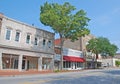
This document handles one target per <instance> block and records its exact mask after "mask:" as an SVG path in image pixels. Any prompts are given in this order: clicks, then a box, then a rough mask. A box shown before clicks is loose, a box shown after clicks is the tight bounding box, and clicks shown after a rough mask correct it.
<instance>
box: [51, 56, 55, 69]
mask: <svg viewBox="0 0 120 84" xmlns="http://www.w3.org/2000/svg"><path fill="white" fill-rule="evenodd" d="M54 59H55V58H54V55H53V58H52V70H53V71H54V69H55V65H54V63H55V60H54Z"/></svg>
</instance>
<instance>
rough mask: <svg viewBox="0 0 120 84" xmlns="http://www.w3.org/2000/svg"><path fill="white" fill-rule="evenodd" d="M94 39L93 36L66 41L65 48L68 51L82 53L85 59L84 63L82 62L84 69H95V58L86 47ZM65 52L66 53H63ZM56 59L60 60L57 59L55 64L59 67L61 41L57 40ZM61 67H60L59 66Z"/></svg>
mask: <svg viewBox="0 0 120 84" xmlns="http://www.w3.org/2000/svg"><path fill="white" fill-rule="evenodd" d="M92 38H95V36H93V35H91V34H90V35H86V36H85V37H80V38H79V39H78V40H76V41H74V42H72V41H71V40H70V39H66V40H65V41H64V44H63V47H64V48H67V49H72V50H77V51H79V52H82V56H83V57H82V58H84V59H85V61H86V62H85V61H84V62H82V64H83V67H84V68H93V61H94V60H93V59H94V58H95V56H93V55H92V54H90V53H89V52H87V50H86V45H87V44H88V41H89V40H90V39H92ZM63 52H64V51H63ZM55 53H56V55H55V57H56V56H57V58H59V60H56V59H55V64H56V65H57V66H58V65H59V64H60V61H61V60H60V55H59V53H60V39H56V40H55ZM59 66H60V65H59Z"/></svg>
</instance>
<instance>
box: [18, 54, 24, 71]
mask: <svg viewBox="0 0 120 84" xmlns="http://www.w3.org/2000/svg"><path fill="white" fill-rule="evenodd" d="M22 60H23V55H20V56H19V63H18V70H19V71H22Z"/></svg>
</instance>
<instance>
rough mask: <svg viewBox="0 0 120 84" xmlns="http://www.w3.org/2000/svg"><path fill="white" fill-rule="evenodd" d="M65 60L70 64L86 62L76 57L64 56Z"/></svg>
mask: <svg viewBox="0 0 120 84" xmlns="http://www.w3.org/2000/svg"><path fill="white" fill-rule="evenodd" d="M63 60H66V61H70V62H85V59H84V58H80V57H75V56H63Z"/></svg>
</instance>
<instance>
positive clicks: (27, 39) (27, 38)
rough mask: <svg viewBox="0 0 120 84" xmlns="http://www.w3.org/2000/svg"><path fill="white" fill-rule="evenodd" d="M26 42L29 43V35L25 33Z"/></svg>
mask: <svg viewBox="0 0 120 84" xmlns="http://www.w3.org/2000/svg"><path fill="white" fill-rule="evenodd" d="M26 43H28V44H29V43H30V35H27V37H26Z"/></svg>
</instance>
